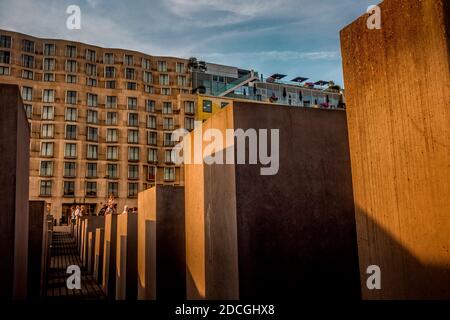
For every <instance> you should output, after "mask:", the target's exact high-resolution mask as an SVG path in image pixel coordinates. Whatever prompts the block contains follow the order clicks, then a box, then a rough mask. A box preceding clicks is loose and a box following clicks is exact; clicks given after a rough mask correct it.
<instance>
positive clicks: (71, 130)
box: [65, 124, 77, 140]
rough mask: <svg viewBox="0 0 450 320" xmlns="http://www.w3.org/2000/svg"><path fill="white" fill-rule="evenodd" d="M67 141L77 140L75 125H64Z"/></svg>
mask: <svg viewBox="0 0 450 320" xmlns="http://www.w3.org/2000/svg"><path fill="white" fill-rule="evenodd" d="M65 137H66V139H67V140H76V139H77V126H76V125H75V124H68V125H66V135H65Z"/></svg>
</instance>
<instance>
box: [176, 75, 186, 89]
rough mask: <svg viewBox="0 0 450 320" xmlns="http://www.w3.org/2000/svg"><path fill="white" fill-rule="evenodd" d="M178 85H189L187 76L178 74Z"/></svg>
mask: <svg viewBox="0 0 450 320" xmlns="http://www.w3.org/2000/svg"><path fill="white" fill-rule="evenodd" d="M178 86H180V87H187V78H186V76H178Z"/></svg>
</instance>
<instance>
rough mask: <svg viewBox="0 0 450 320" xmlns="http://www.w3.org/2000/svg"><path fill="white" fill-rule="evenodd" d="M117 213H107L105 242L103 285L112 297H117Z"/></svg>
mask: <svg viewBox="0 0 450 320" xmlns="http://www.w3.org/2000/svg"><path fill="white" fill-rule="evenodd" d="M116 249H117V215H116V214H107V215H105V243H104V245H103V250H104V255H103V273H102V287H103V291H104V292H105V294H106V295H107V296H108V297H109V298H110V299H114V298H115V297H116V251H117V250H116Z"/></svg>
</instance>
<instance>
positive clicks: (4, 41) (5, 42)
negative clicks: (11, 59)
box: [0, 35, 11, 48]
mask: <svg viewBox="0 0 450 320" xmlns="http://www.w3.org/2000/svg"><path fill="white" fill-rule="evenodd" d="M0 47H2V48H11V37H10V36H3V35H1V36H0Z"/></svg>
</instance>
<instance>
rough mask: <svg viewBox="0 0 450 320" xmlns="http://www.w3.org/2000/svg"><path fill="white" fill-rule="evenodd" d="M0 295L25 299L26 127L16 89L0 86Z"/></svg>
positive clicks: (26, 226)
mask: <svg viewBox="0 0 450 320" xmlns="http://www.w3.org/2000/svg"><path fill="white" fill-rule="evenodd" d="M0 111H1V117H0V155H1V163H2V169H1V170H0V190H1V193H0V203H2V214H1V215H0V243H1V246H0V256H1V257H2V259H1V261H0V297H2V298H8V299H11V298H15V299H24V298H26V294H27V290H26V286H27V255H28V251H27V249H28V169H29V168H28V167H29V154H30V153H29V134H30V133H29V127H28V121H27V119H26V115H25V111H24V110H23V106H22V101H21V98H20V93H19V88H18V87H17V86H15V85H0Z"/></svg>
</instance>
